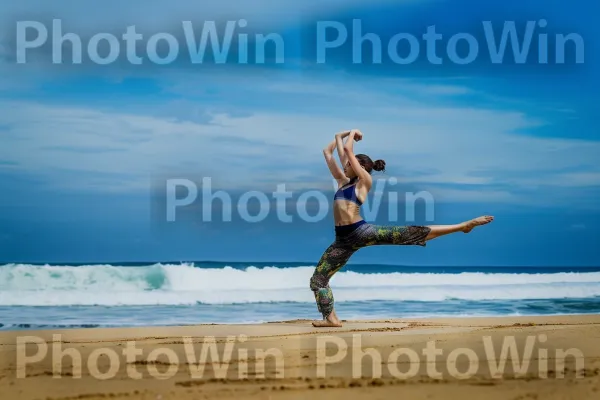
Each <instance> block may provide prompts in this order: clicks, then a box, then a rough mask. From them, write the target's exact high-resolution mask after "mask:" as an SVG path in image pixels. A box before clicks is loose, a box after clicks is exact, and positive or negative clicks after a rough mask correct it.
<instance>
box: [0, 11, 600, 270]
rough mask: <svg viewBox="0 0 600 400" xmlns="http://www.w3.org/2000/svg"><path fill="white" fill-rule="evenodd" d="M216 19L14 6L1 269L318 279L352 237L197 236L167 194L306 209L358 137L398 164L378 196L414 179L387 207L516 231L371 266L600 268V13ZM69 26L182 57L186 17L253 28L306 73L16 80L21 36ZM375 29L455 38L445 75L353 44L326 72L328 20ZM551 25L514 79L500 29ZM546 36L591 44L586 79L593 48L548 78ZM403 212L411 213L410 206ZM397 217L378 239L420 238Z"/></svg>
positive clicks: (7, 50)
mask: <svg viewBox="0 0 600 400" xmlns="http://www.w3.org/2000/svg"><path fill="white" fill-rule="evenodd" d="M213 3H214V4H212V5H203V4H201V3H200V2H192V1H189V0H188V1H174V2H169V4H168V5H167V4H165V3H164V2H160V1H145V2H141V1H130V2H127V3H126V4H123V3H122V2H116V1H105V2H103V3H102V6H99V5H98V4H97V3H92V2H78V3H76V4H72V3H71V2H66V1H64V2H60V1H57V2H52V3H49V2H42V1H25V2H21V3H19V4H10V5H6V6H4V7H3V10H4V11H3V14H2V16H1V17H0V25H1V26H3V30H2V32H0V44H1V46H0V190H1V192H2V196H0V262H12V261H22V262H27V261H29V262H69V261H73V262H86V261H89V262H103V261H106V262H111V261H146V260H182V261H185V260H254V261H278V260H283V261H296V260H298V261H307V262H313V263H314V262H316V261H317V260H318V258H319V257H320V255H321V253H322V251H323V250H324V248H325V247H326V246H327V245H328V244H329V243H330V242H331V241H332V240H333V227H332V224H333V222H332V215H331V213H328V214H327V215H326V217H325V218H324V219H323V220H322V221H320V222H319V223H307V222H302V221H294V222H292V223H282V222H279V221H277V220H276V218H274V215H275V210H274V208H272V209H271V210H272V211H271V213H270V214H269V217H268V218H267V219H266V220H265V221H263V222H261V223H247V222H244V221H241V220H240V219H239V218H237V219H235V218H234V221H232V222H228V223H223V222H219V221H216V222H213V223H206V222H204V223H202V221H201V220H200V217H199V216H198V213H197V212H196V211H197V209H195V208H188V210H187V213H186V214H183V215H184V217H182V218H181V219H180V221H179V222H178V223H176V224H171V225H166V224H164V223H161V222H164V221H162V220H161V217H160V215H162V214H160V213H158V212H157V207H158V205H160V204H161V202H160V196H161V193H159V194H157V193H156V192H153V187H154V185H157V184H160V183H161V182H163V183H164V179H165V178H166V177H170V178H181V177H183V178H187V179H191V180H200V179H201V178H202V177H210V178H211V179H212V182H213V186H214V187H215V190H217V189H221V190H225V191H226V192H227V193H229V194H231V196H232V197H233V198H237V197H236V196H239V195H241V194H242V193H244V192H246V191H250V190H258V191H261V192H263V193H267V194H270V193H272V192H274V191H276V190H277V185H278V184H285V185H286V187H287V188H288V189H289V190H292V191H293V193H294V196H295V197H294V198H296V197H297V196H298V195H300V194H302V193H305V192H307V191H309V190H320V191H322V192H324V193H325V194H326V196H328V197H327V198H328V199H330V198H331V196H332V194H333V193H332V190H331V189H332V182H331V179H330V176H329V175H328V170H327V168H326V166H325V164H324V162H323V159H322V155H321V149H322V148H323V146H324V145H326V144H327V143H328V142H329V141H330V140H331V139H332V138H333V135H334V134H335V133H336V132H338V131H340V130H344V129H350V128H354V127H357V128H359V129H361V130H362V131H363V132H364V133H365V138H364V141H362V142H360V143H359V144H357V147H356V149H357V151H358V152H362V153H366V154H369V155H371V156H372V157H373V159H377V158H381V159H385V160H386V162H387V171H386V173H385V174H383V175H381V174H377V175H376V176H377V178H379V179H390V178H395V179H396V180H397V182H398V183H397V184H396V185H395V186H393V187H389V186H388V187H387V189H386V191H384V192H385V194H386V196H384V197H385V198H387V194H388V193H389V192H390V191H391V192H396V193H398V194H399V196H400V197H401V198H402V196H404V194H405V193H406V192H419V191H425V192H427V193H430V194H431V196H432V198H433V199H434V202H435V205H434V209H435V216H434V218H433V220H428V219H427V218H426V215H425V212H424V209H423V208H422V207H421V208H417V212H416V216H417V220H416V221H414V223H419V224H420V223H423V224H446V223H455V222H459V221H461V220H463V219H467V218H472V217H475V216H477V215H480V214H493V215H495V216H496V221H494V223H493V224H492V225H490V226H488V227H485V228H482V229H481V230H479V231H475V232H473V233H472V234H470V235H462V234H460V235H454V236H451V237H445V238H442V239H439V240H436V241H435V242H431V244H430V245H428V247H427V248H426V249H421V248H400V249H399V248H376V249H367V250H362V251H361V252H359V253H357V254H356V255H355V257H353V259H352V261H353V262H380V263H392V264H411V265H463V264H468V265H548V264H552V265H598V263H599V262H600V253H599V252H598V251H597V250H596V247H595V245H596V243H597V241H598V235H599V234H600V232H599V228H598V226H599V223H600V209H599V208H598V207H599V206H598V201H597V198H598V194H600V162H599V161H598V156H597V155H598V154H599V153H600V136H599V131H598V124H597V119H596V118H597V104H598V100H599V99H598V93H600V79H599V74H598V72H597V71H598V68H597V63H598V56H599V54H600V49H599V43H598V39H597V38H598V37H600V36H599V35H598V34H599V33H600V32H599V30H600V28H598V26H597V24H596V23H595V21H593V18H594V16H595V15H597V13H594V12H593V10H591V9H592V8H594V7H596V8H598V6H594V5H590V4H584V3H583V2H582V3H574V4H568V5H565V3H564V2H559V1H544V2H542V1H537V0H536V1H528V2H493V3H491V4H488V3H489V2H486V3H485V4H482V2H475V1H465V0H458V1H444V0H407V1H391V0H390V1H387V0H378V1H372V2H370V3H369V6H368V7H366V6H364V5H363V2H359V1H350V2H349V1H341V0H330V1H324V2H317V1H306V2H303V3H302V4H291V3H290V4H284V2H272V1H268V0H259V1H256V2H253V3H252V5H249V4H248V2H239V1H222V2H220V3H219V5H217V2H213ZM52 18H60V19H61V20H62V22H63V26H64V28H63V29H64V32H63V33H66V32H76V33H78V34H79V35H80V36H81V37H82V38H84V41H85V40H86V39H85V38H89V37H91V36H92V35H94V34H97V33H101V32H109V33H113V34H116V35H121V34H122V33H124V32H125V30H126V28H127V27H128V26H131V25H135V26H136V28H137V30H138V32H144V33H145V34H146V36H145V37H144V40H146V39H147V37H148V36H149V35H151V34H153V33H160V32H167V33H171V34H173V35H174V36H175V37H177V38H179V39H180V41H181V43H185V39H184V38H183V35H182V33H181V21H184V20H191V21H193V22H194V24H196V26H198V27H199V28H198V29H201V27H202V21H204V20H211V19H216V20H217V21H219V23H223V22H224V21H225V20H239V19H242V18H243V19H245V20H246V21H247V22H248V29H247V31H248V32H253V33H257V32H258V33H265V34H266V33H277V34H279V35H281V37H282V38H283V39H284V43H285V56H286V58H285V60H286V61H285V63H283V64H281V65H278V64H269V65H239V64H238V65H236V64H235V63H229V64H221V65H198V64H190V62H189V59H186V58H185V57H184V56H185V52H184V51H182V53H181V56H180V57H179V58H178V59H177V60H176V62H174V63H172V64H170V65H165V66H158V65H153V64H151V63H148V62H146V63H145V64H143V65H141V66H140V65H131V64H127V63H126V62H123V59H121V62H120V63H115V64H110V65H105V66H99V65H93V64H92V63H90V62H89V61H87V62H84V63H83V64H81V65H66V64H63V65H52V64H51V54H52V52H51V51H50V50H51V49H50V48H49V47H46V48H44V49H41V50H32V51H31V53H29V55H28V57H30V58H28V60H29V62H28V63H26V64H16V63H15V54H16V53H15V37H16V23H17V21H25V20H33V21H40V22H43V23H44V24H46V26H47V27H48V28H50V27H51V24H50V22H49V21H50V20H51V19H52ZM353 19H357V20H360V21H361V23H362V27H363V34H364V33H373V34H376V35H377V36H378V37H379V38H380V39H381V40H382V43H384V45H385V44H386V43H387V41H389V39H390V38H391V37H392V36H393V35H395V34H397V33H409V34H412V35H414V36H415V37H417V38H419V37H420V36H421V35H422V34H424V33H426V32H427V29H428V27H430V26H435V27H436V32H438V33H440V34H442V35H443V38H442V40H441V42H440V45H439V48H438V49H437V54H438V55H439V56H440V57H442V58H443V59H444V60H443V63H442V64H441V65H434V64H432V63H429V62H428V59H427V53H426V51H425V48H424V47H421V51H420V53H419V57H418V58H417V60H415V62H414V63H412V64H409V65H399V64H395V63H393V62H390V61H389V59H385V57H384V62H382V63H381V64H376V65H373V64H371V63H369V62H367V61H368V60H369V58H370V56H371V50H370V48H369V46H366V45H365V47H364V48H363V59H364V60H365V62H364V63H362V64H353V63H352V53H351V52H352V49H353V48H352V46H351V44H347V45H346V46H345V47H342V48H340V49H337V50H332V51H331V52H330V53H327V54H328V59H327V62H326V63H325V64H317V63H316V62H315V61H316V58H315V54H316V53H315V50H316V44H315V36H314V35H315V32H316V27H317V23H318V22H319V21H321V22H323V21H334V22H339V23H342V24H345V27H346V29H348V34H349V37H352V31H351V27H352V22H351V21H352V20H353ZM542 19H543V20H546V22H547V26H546V28H544V29H542V28H539V30H538V31H535V35H534V36H533V38H534V40H533V41H532V47H531V49H530V58H529V59H528V62H526V63H524V64H518V63H514V62H510V57H509V56H507V57H506V62H505V63H502V64H493V63H491V62H490V60H489V53H488V48H487V47H486V46H487V42H486V37H485V33H484V30H483V25H482V23H483V21H491V23H492V24H493V26H494V27H495V28H494V29H497V31H496V32H497V36H496V38H497V40H500V37H501V32H502V29H503V27H504V23H505V22H506V21H514V22H515V26H516V27H518V28H519V29H520V32H521V33H520V34H522V33H523V31H524V27H525V26H526V23H527V21H538V22H539V21H540V20H542ZM457 33H468V34H469V35H471V36H472V37H473V38H475V40H477V42H478V44H479V53H478V54H479V55H478V57H477V58H476V59H475V60H474V62H472V63H470V64H467V65H457V64H453V63H452V62H451V61H449V59H448V58H447V57H445V53H444V52H443V49H444V46H442V45H445V44H446V43H447V42H448V39H449V38H450V37H451V36H452V35H454V34H457ZM538 33H544V34H547V37H548V43H549V44H550V47H551V48H554V46H555V40H554V38H555V35H556V34H564V35H567V34H571V33H574V34H577V35H579V36H580V37H581V38H582V39H583V41H584V44H585V47H584V56H585V58H584V63H582V64H577V63H575V62H574V60H575V54H576V53H575V50H574V47H570V48H569V47H567V52H566V53H565V56H566V62H565V63H564V64H560V65H559V64H556V63H554V62H552V61H553V60H554V58H553V57H554V55H555V54H554V52H553V51H550V52H549V57H550V60H551V61H550V62H549V63H548V64H544V65H542V64H539V63H537V62H536V60H537V54H538V51H539V48H538V43H539V42H538V41H537V40H538V37H539V36H538ZM49 34H50V37H51V34H52V32H51V31H50V32H49ZM143 43H145V42H143ZM348 43H351V42H350V41H349V42H348ZM421 44H422V45H423V42H421ZM463 45H464V43H463ZM404 46H406V44H404ZM250 48H251V49H253V47H252V46H251V47H250ZM385 49H386V47H384V53H383V54H384V55H385ZM403 49H404V51H406V50H407V48H406V47H403ZM457 51H458V52H459V53H460V52H463V51H466V48H464V47H459V49H458V50H457ZM460 54H466V52H465V53H460ZM507 54H509V55H510V54H511V53H510V47H509V49H508V50H507ZM63 55H64V56H65V59H68V57H69V56H70V53H69V51H68V50H65V53H64V54H63ZM140 55H142V56H143V55H144V54H143V53H142V52H140ZM234 55H235V54H234ZM267 55H272V54H270V53H269V52H267ZM329 55H330V56H331V57H329ZM444 57H445V58H444ZM161 179H162V180H161ZM157 196H158V197H157ZM162 196H163V197H164V193H163V194H162ZM372 200H373V198H372ZM196 205H198V202H197V203H196ZM293 205H295V203H292V204H291V205H290V206H293ZM313 206H314V205H313ZM394 206H395V207H396V209H397V210H399V214H400V215H401V216H402V215H404V204H402V203H401V204H396V205H394ZM383 209H385V210H387V209H388V204H387V203H384V207H383ZM159 211H161V210H159ZM216 216H217V214H216V212H215V218H217V217H216ZM376 217H377V218H376V219H375V220H374V222H377V223H398V224H401V223H403V222H406V221H391V220H390V219H389V214H388V213H387V212H381V213H379V214H377V215H376Z"/></svg>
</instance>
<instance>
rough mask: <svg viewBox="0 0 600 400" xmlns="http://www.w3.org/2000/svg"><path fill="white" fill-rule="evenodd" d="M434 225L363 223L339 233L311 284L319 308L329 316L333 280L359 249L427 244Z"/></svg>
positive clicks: (320, 263) (318, 267)
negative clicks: (331, 280)
mask: <svg viewBox="0 0 600 400" xmlns="http://www.w3.org/2000/svg"><path fill="white" fill-rule="evenodd" d="M430 231H431V228H429V227H426V226H379V225H371V224H367V223H365V224H363V225H360V226H358V228H356V229H355V230H354V231H352V232H351V233H349V234H346V235H337V234H336V239H335V241H334V242H333V243H332V244H331V245H330V246H329V247H328V248H327V250H325V253H323V256H322V257H321V260H319V263H318V264H317V267H316V268H315V272H314V274H313V276H312V277H311V278H310V288H311V290H312V291H313V292H314V294H315V300H316V301H317V308H318V309H319V312H321V314H323V318H327V317H328V316H329V314H331V312H332V311H333V293H332V291H331V288H330V287H329V280H330V279H331V277H332V276H333V274H335V273H336V272H338V271H339V270H340V269H341V268H342V267H343V266H344V265H345V264H346V262H348V260H349V259H350V257H351V256H352V254H354V252H356V251H357V250H359V249H361V248H363V247H367V246H376V245H418V246H425V243H426V242H425V238H426V237H427V235H429V232H430Z"/></svg>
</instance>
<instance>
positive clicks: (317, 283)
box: [309, 274, 328, 291]
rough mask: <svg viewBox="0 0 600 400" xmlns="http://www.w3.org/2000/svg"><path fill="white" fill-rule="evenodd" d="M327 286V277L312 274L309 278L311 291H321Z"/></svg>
mask: <svg viewBox="0 0 600 400" xmlns="http://www.w3.org/2000/svg"><path fill="white" fill-rule="evenodd" d="M327 285H328V282H327V277H325V276H323V275H320V274H314V275H313V276H312V277H311V278H310V284H309V286H310V289H311V290H312V291H317V290H319V289H323V288H326V287H327Z"/></svg>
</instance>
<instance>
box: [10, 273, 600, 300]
mask: <svg viewBox="0 0 600 400" xmlns="http://www.w3.org/2000/svg"><path fill="white" fill-rule="evenodd" d="M313 271H314V267H312V266H306V267H296V268H276V267H265V268H256V267H248V268H246V269H235V268H231V267H225V268H220V269H216V268H197V267H194V266H193V265H191V264H182V265H169V264H155V265H151V266H145V267H129V266H128V267H125V266H112V265H90V266H77V267H75V266H34V265H24V264H9V265H3V266H0V306H16V305H23V306H48V305H54V306H66V305H106V306H116V305H188V304H196V303H205V304H232V303H262V302H302V303H304V302H314V297H313V294H312V292H311V291H310V289H309V279H310V276H311V275H312V273H313ZM331 286H332V288H333V290H334V294H335V298H336V301H337V302H344V301H368V300H399V301H402V300H404V301H443V300H446V299H462V300H518V299H560V298H589V297H596V296H600V272H589V273H564V272H561V273H540V274H505V273H502V274H500V273H493V274H492V273H489V274H488V273H470V272H468V273H467V272H465V273H459V274H441V273H399V272H395V273H382V274H362V273H356V272H352V271H340V272H338V273H337V274H336V275H335V276H334V277H333V279H332V281H331Z"/></svg>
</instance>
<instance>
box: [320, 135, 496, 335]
mask: <svg viewBox="0 0 600 400" xmlns="http://www.w3.org/2000/svg"><path fill="white" fill-rule="evenodd" d="M362 137H363V134H362V133H361V132H360V131H359V130H356V129H354V130H351V131H347V132H341V133H338V134H337V135H335V140H334V141H332V142H331V143H330V144H329V145H328V146H327V147H326V148H325V149H324V150H323V154H324V156H325V160H326V161H327V165H328V166H329V170H330V171H331V174H332V175H333V177H334V178H335V179H336V181H337V183H338V191H337V192H336V193H335V196H334V220H335V241H334V242H333V244H331V245H330V246H329V247H328V248H327V250H325V253H324V254H323V256H322V257H321V260H320V261H319V263H318V264H317V267H316V268H315V272H314V274H313V276H312V277H311V279H310V288H311V290H312V291H313V292H314V294H315V299H316V302H317V307H318V309H319V311H320V312H321V314H322V315H323V320H321V321H315V322H313V326H316V327H341V326H342V324H341V322H340V320H339V319H338V317H337V315H336V314H335V311H334V309H333V305H334V304H333V294H332V292H331V288H330V287H329V280H330V279H331V277H332V276H333V274H335V273H336V272H337V271H339V270H340V269H341V268H342V267H343V266H344V265H345V264H346V262H347V261H348V259H349V258H350V256H352V254H354V252H356V251H357V250H359V249H361V248H363V247H367V246H373V245H418V246H425V243H426V242H427V241H429V240H431V239H435V238H437V237H440V236H442V235H447V234H449V233H454V232H464V233H468V232H470V231H471V230H472V229H473V228H474V227H476V226H479V225H484V224H487V223H489V222H491V221H492V220H493V219H494V217H492V216H483V217H479V218H475V219H472V220H470V221H465V222H462V223H460V224H456V225H434V226H378V225H371V224H368V223H366V221H365V220H363V219H362V217H361V215H360V206H361V205H362V203H363V202H364V201H365V199H366V198H367V194H368V193H369V190H370V189H371V185H372V179H371V172H372V171H373V170H375V171H383V170H385V162H384V161H383V160H377V161H375V162H373V161H372V160H371V159H370V158H369V157H368V156H366V155H364V154H357V155H355V154H354V151H353V144H354V142H355V141H357V142H358V141H359V140H362ZM344 139H346V143H344ZM335 149H337V152H338V155H339V157H340V160H341V163H342V165H343V166H344V169H343V170H342V169H341V168H340V166H339V165H338V164H337V163H336V161H335V158H334V155H333V153H334V150H335Z"/></svg>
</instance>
